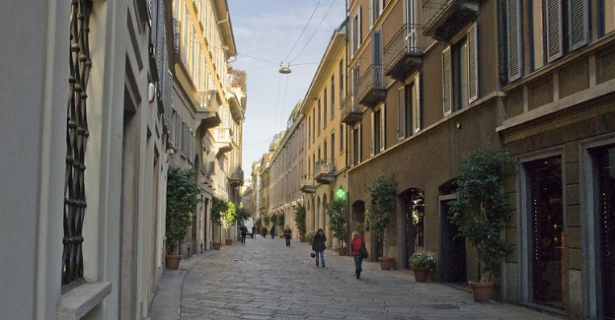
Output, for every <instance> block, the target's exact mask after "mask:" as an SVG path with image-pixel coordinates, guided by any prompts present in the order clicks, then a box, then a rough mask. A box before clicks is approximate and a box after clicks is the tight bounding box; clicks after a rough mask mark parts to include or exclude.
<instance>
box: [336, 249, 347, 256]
mask: <svg viewBox="0 0 615 320" xmlns="http://www.w3.org/2000/svg"><path fill="white" fill-rule="evenodd" d="M337 253H339V255H340V256H345V255H346V247H340V248H337Z"/></svg>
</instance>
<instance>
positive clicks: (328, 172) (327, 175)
mask: <svg viewBox="0 0 615 320" xmlns="http://www.w3.org/2000/svg"><path fill="white" fill-rule="evenodd" d="M314 179H315V180H316V182H318V183H324V184H329V183H331V182H333V181H335V166H334V165H333V162H330V161H320V162H317V163H316V164H315V165H314Z"/></svg>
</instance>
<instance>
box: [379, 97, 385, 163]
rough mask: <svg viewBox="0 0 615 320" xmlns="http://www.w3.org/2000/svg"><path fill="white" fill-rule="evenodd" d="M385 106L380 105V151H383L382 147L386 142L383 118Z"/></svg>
mask: <svg viewBox="0 0 615 320" xmlns="http://www.w3.org/2000/svg"><path fill="white" fill-rule="evenodd" d="M385 107H386V105H384V104H383V105H382V108H380V151H381V152H382V151H384V149H385V148H384V146H385V142H386V130H385V127H384V125H385V119H386V118H385V116H384V110H385V109H386V108H385Z"/></svg>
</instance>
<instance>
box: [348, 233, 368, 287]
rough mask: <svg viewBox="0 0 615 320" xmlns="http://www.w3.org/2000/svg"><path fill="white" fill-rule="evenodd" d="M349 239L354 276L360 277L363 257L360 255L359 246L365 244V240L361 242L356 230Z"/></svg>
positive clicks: (361, 239)
mask: <svg viewBox="0 0 615 320" xmlns="http://www.w3.org/2000/svg"><path fill="white" fill-rule="evenodd" d="M351 239H352V240H351V241H350V249H351V250H352V255H353V257H354V270H355V276H357V279H359V278H360V277H361V263H362V262H363V258H362V257H361V248H362V247H363V246H364V245H365V242H363V238H361V235H360V234H359V232H357V231H354V232H353V233H352V238H351Z"/></svg>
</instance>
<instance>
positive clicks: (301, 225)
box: [295, 204, 307, 242]
mask: <svg viewBox="0 0 615 320" xmlns="http://www.w3.org/2000/svg"><path fill="white" fill-rule="evenodd" d="M305 216H306V210H305V207H304V206H303V205H302V204H300V205H298V206H297V207H296V208H295V225H296V226H297V230H298V231H299V242H305V232H306V228H307V227H306V225H305Z"/></svg>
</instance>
